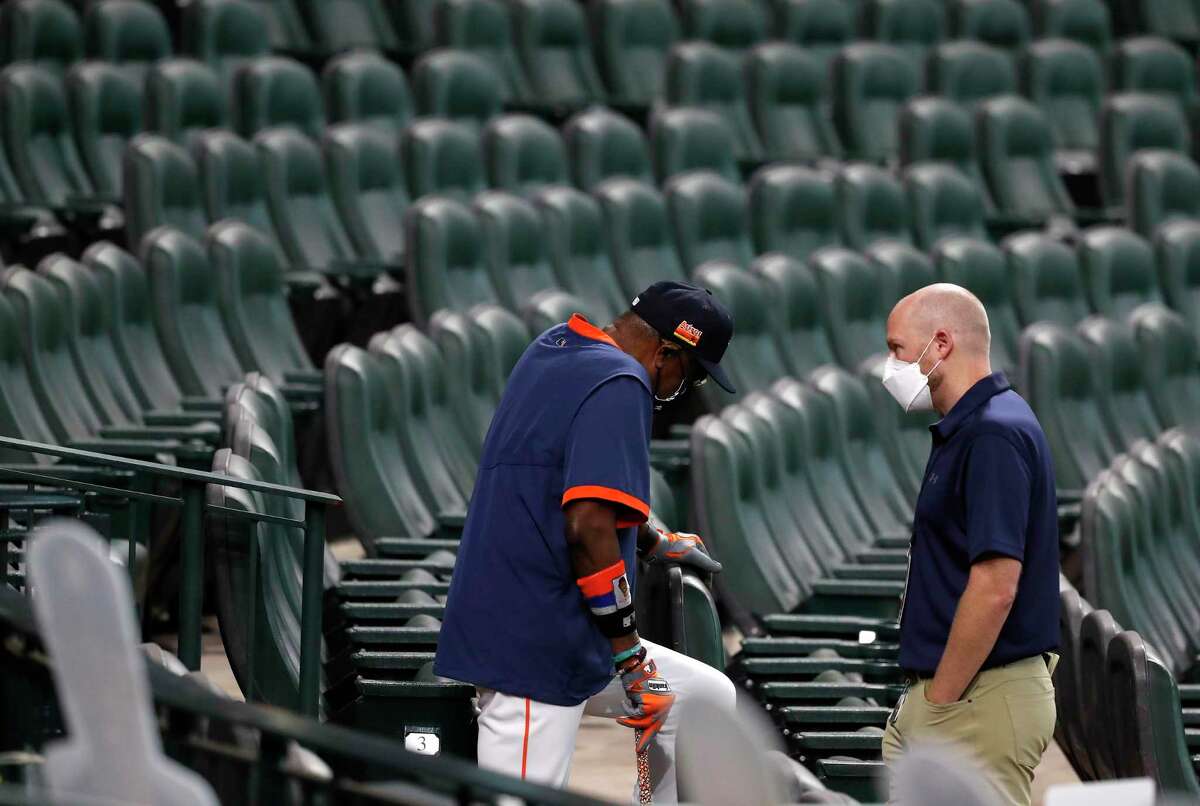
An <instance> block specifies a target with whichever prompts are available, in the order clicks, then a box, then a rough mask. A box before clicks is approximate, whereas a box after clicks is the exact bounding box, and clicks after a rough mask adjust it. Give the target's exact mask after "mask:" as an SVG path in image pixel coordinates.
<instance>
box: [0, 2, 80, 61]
mask: <svg viewBox="0 0 1200 806" xmlns="http://www.w3.org/2000/svg"><path fill="white" fill-rule="evenodd" d="M81 58H83V26H82V25H80V23H79V17H78V16H76V14H75V11H74V10H73V9H72V8H71V7H70V6H69V5H67V4H66V3H65V2H63V0H13V2H8V3H4V4H3V5H2V6H0V63H3V64H11V63H13V62H34V63H35V64H37V65H39V66H41V67H45V68H47V69H49V70H52V71H54V72H57V73H65V72H66V71H67V68H69V67H70V66H71V65H72V64H74V63H75V62H77V61H79V60H80V59H81Z"/></svg>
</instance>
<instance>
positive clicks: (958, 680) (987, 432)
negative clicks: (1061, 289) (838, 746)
mask: <svg viewBox="0 0 1200 806" xmlns="http://www.w3.org/2000/svg"><path fill="white" fill-rule="evenodd" d="M887 348H888V362H887V367H886V369H885V371H884V376H883V384H884V386H885V387H887V389H888V391H889V392H891V394H892V396H893V397H894V398H895V399H896V402H897V403H898V404H899V405H900V406H901V407H903V408H904V409H905V410H906V411H920V410H930V411H937V412H938V413H939V414H940V415H941V419H940V420H939V421H938V422H936V423H934V424H933V425H932V426H930V432H931V434H932V447H931V451H930V455H929V461H928V463H927V465H926V467H925V476H924V479H923V480H922V483H921V491H920V494H919V495H918V497H917V505H916V510H915V513H914V516H913V536H912V548H911V550H910V553H909V573H908V582H907V585H906V586H905V593H904V599H903V601H902V603H901V608H900V656H899V661H900V666H901V668H903V669H904V671H905V674H906V676H907V680H908V685H907V687H906V688H905V691H904V694H903V696H901V698H900V701H899V703H898V704H897V705H896V708H895V709H894V710H893V712H892V715H891V717H890V718H889V719H888V725H887V729H886V732H885V734H884V738H883V757H884V760H885V761H887V762H888V763H889V764H890V763H892V762H894V761H895V760H896V759H898V758H899V756H900V755H901V754H902V753H903V752H904V750H905V749H906V747H907V746H908V745H909V744H910V743H912V742H931V741H947V742H955V743H958V744H960V745H961V746H963V747H964V748H966V749H967V750H968V751H969V752H971V753H972V754H973V755H974V756H975V757H976V758H977V759H978V760H979V761H981V762H982V763H983V764H984V766H985V767H986V768H987V769H988V770H989V772H990V773H991V776H990V777H991V783H992V785H993V786H994V787H995V789H996V791H997V793H998V794H999V796H1000V799H1001V802H1003V803H1005V804H1013V806H1017V805H1018V804H1020V806H1028V804H1029V803H1030V797H1031V796H1030V789H1031V784H1032V782H1033V771H1034V768H1035V767H1037V765H1038V763H1039V761H1040V760H1041V757H1042V753H1043V752H1044V751H1045V749H1046V746H1047V745H1048V744H1049V742H1050V737H1051V735H1052V734H1053V732H1054V722H1055V709H1054V685H1053V683H1052V681H1051V676H1052V674H1053V672H1054V666H1055V664H1057V662H1058V656H1057V655H1056V654H1055V653H1054V650H1056V649H1057V648H1058V570H1059V569H1058V519H1057V510H1056V504H1055V489H1054V470H1053V468H1052V467H1051V463H1050V452H1049V448H1048V446H1047V444H1046V439H1045V436H1044V434H1043V433H1042V428H1041V426H1040V425H1039V424H1038V421H1037V417H1036V416H1035V415H1034V413H1033V411H1032V410H1031V409H1030V408H1029V406H1028V404H1026V403H1025V401H1024V400H1023V399H1021V397H1020V396H1019V395H1018V394H1017V393H1016V392H1014V391H1013V390H1012V389H1011V388H1010V387H1009V384H1008V381H1007V379H1006V378H1005V377H1004V374H1003V373H1000V372H996V373H993V372H992V367H991V360H990V357H989V356H990V350H991V331H990V329H989V327H988V319H987V312H986V311H985V310H984V307H983V305H982V304H981V303H980V302H979V300H978V299H976V298H975V296H974V295H973V294H971V293H970V292H969V291H967V290H966V289H963V288H960V287H958V286H955V285H949V284H938V285H931V286H927V287H925V288H922V289H920V290H919V291H916V292H914V293H913V294H910V295H909V296H907V297H905V298H904V299H902V300H900V302H899V303H897V305H896V307H895V308H894V309H893V310H892V314H891V316H890V317H888V323H887Z"/></svg>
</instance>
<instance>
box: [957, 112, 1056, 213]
mask: <svg viewBox="0 0 1200 806" xmlns="http://www.w3.org/2000/svg"><path fill="white" fill-rule="evenodd" d="M977 115H978V116H977V118H976V120H977V131H978V134H977V143H978V144H979V161H980V163H981V165H982V166H983V174H984V176H985V177H986V178H987V183H988V188H989V189H990V190H991V196H992V200H993V201H994V202H995V204H996V207H997V209H998V210H1000V211H1001V212H1003V213H1007V214H1009V215H1013V216H1021V217H1025V218H1030V219H1044V218H1045V217H1046V216H1051V215H1066V216H1069V215H1071V214H1072V213H1073V212H1074V209H1075V208H1074V205H1073V204H1072V202H1071V198H1070V196H1068V195H1067V191H1066V188H1065V187H1064V186H1063V182H1062V179H1061V178H1060V177H1059V175H1058V172H1057V170H1056V169H1055V165H1054V141H1053V135H1052V134H1051V131H1050V124H1049V123H1048V122H1047V121H1046V118H1045V116H1044V115H1043V114H1042V113H1041V112H1040V111H1039V110H1038V108H1037V107H1035V106H1034V105H1033V104H1031V103H1029V102H1028V101H1026V100H1024V99H1021V98H1017V97H1015V96H1007V97H1002V98H993V99H992V100H990V101H985V102H983V103H982V104H980V106H979V111H978V113H977Z"/></svg>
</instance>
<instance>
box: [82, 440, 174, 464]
mask: <svg viewBox="0 0 1200 806" xmlns="http://www.w3.org/2000/svg"><path fill="white" fill-rule="evenodd" d="M67 447H68V448H76V449H77V450H81V451H92V452H93V453H108V454H112V455H113V456H127V457H130V458H133V459H145V458H147V457H152V456H158V455H159V454H164V453H166V454H174V453H177V452H178V451H179V449H180V447H181V446H180V444H179V443H178V442H176V441H175V440H166V439H163V440H140V439H139V440H130V439H124V440H122V439H79V440H73V441H71V442H68V443H67Z"/></svg>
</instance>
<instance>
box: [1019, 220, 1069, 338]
mask: <svg viewBox="0 0 1200 806" xmlns="http://www.w3.org/2000/svg"><path fill="white" fill-rule="evenodd" d="M1003 247H1004V255H1005V260H1006V262H1007V263H1008V272H1009V277H1010V280H1009V282H1011V283H1012V289H1013V303H1014V305H1015V306H1016V309H1017V318H1018V319H1020V320H1021V325H1022V326H1024V327H1029V326H1030V325H1032V324H1034V323H1035V322H1054V323H1056V324H1059V325H1063V326H1065V327H1073V326H1074V325H1075V323H1077V322H1079V321H1080V320H1082V319H1083V318H1084V317H1086V316H1087V315H1088V306H1087V298H1086V296H1085V294H1084V290H1083V278H1082V277H1081V275H1080V269H1079V260H1078V258H1077V257H1076V255H1075V253H1074V252H1072V251H1071V249H1070V247H1068V246H1066V245H1065V244H1063V243H1062V242H1061V241H1057V240H1055V239H1054V238H1051V237H1050V236H1049V235H1045V234H1042V233H1039V232H1023V233H1018V234H1016V235H1011V236H1009V237H1008V238H1005V239H1004V243H1003Z"/></svg>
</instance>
